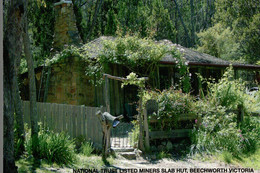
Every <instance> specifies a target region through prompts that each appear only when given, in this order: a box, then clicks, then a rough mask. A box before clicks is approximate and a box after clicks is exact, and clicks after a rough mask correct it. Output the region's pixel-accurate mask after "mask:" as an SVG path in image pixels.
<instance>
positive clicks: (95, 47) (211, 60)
mask: <svg viewBox="0 0 260 173" xmlns="http://www.w3.org/2000/svg"><path fill="white" fill-rule="evenodd" d="M115 39H116V38H115V37H111V36H102V37H99V38H97V39H95V40H93V41H91V42H89V43H87V44H86V46H87V47H88V48H87V49H88V52H89V56H90V58H95V57H97V56H98V55H99V52H100V51H102V50H103V41H105V40H110V41H113V40H115ZM156 43H158V44H166V45H167V46H174V47H176V49H177V50H179V52H180V53H181V54H182V56H183V57H184V58H185V59H186V61H187V62H188V64H189V65H200V66H219V67H227V66H229V64H232V65H233V66H234V67H238V68H252V69H259V70H260V66H258V65H250V64H239V63H231V62H229V61H226V60H223V59H220V58H217V57H214V56H211V55H209V54H205V53H201V52H198V51H196V50H193V49H190V48H186V47H183V46H181V45H179V44H173V43H172V42H171V41H169V40H161V41H156ZM160 63H161V64H175V63H176V59H175V58H174V57H172V55H171V54H167V55H165V56H164V57H163V58H162V59H161V61H160Z"/></svg>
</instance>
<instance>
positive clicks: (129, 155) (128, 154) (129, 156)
mask: <svg viewBox="0 0 260 173" xmlns="http://www.w3.org/2000/svg"><path fill="white" fill-rule="evenodd" d="M118 154H119V155H121V156H123V157H124V158H126V159H129V160H134V159H136V154H135V152H118Z"/></svg>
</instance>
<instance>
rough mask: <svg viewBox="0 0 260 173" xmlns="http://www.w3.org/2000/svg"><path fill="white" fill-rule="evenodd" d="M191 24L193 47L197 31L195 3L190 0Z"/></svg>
mask: <svg viewBox="0 0 260 173" xmlns="http://www.w3.org/2000/svg"><path fill="white" fill-rule="evenodd" d="M190 11H191V12H190V22H191V44H190V45H191V47H193V46H194V44H195V29H194V2H193V0H190Z"/></svg>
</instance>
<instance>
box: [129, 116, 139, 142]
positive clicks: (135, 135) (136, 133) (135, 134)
mask: <svg viewBox="0 0 260 173" xmlns="http://www.w3.org/2000/svg"><path fill="white" fill-rule="evenodd" d="M132 123H133V124H134V128H133V129H132V131H131V133H130V145H131V146H133V147H137V143H138V139H139V123H138V121H136V120H134V121H132Z"/></svg>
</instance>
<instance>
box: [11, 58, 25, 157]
mask: <svg viewBox="0 0 260 173" xmlns="http://www.w3.org/2000/svg"><path fill="white" fill-rule="evenodd" d="M16 64H17V63H16ZM14 71H15V76H14V77H13V87H12V90H13V91H12V92H13V99H14V111H15V122H16V127H17V129H16V133H17V134H16V135H17V137H18V139H17V140H18V142H19V146H18V147H19V148H18V153H16V154H17V155H16V157H19V156H20V155H22V153H23V152H24V141H25V136H24V135H25V133H24V121H23V110H22V100H21V97H20V92H19V86H18V81H17V77H18V67H17V66H16V67H15V68H14Z"/></svg>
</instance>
